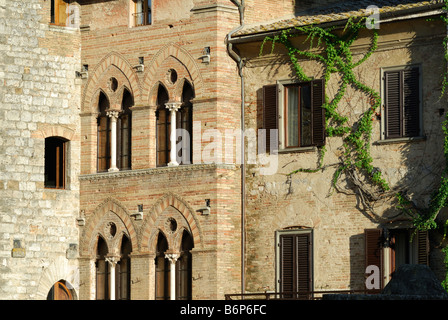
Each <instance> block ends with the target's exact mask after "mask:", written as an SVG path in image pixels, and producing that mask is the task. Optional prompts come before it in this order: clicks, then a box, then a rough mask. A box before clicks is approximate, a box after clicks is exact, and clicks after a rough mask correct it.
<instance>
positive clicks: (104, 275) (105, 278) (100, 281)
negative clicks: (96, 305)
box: [95, 237, 110, 300]
mask: <svg viewBox="0 0 448 320" xmlns="http://www.w3.org/2000/svg"><path fill="white" fill-rule="evenodd" d="M107 253H108V248H107V244H106V242H105V241H104V239H103V238H101V237H98V243H97V259H96V263H95V267H96V300H109V299H110V296H109V292H110V281H109V273H110V270H109V263H108V262H107V261H106V255H107Z"/></svg>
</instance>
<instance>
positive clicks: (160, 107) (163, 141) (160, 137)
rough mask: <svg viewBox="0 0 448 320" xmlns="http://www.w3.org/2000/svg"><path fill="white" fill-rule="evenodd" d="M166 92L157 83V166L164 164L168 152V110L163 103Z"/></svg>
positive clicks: (165, 100) (166, 161)
mask: <svg viewBox="0 0 448 320" xmlns="http://www.w3.org/2000/svg"><path fill="white" fill-rule="evenodd" d="M168 99H169V97H168V92H167V91H166V89H165V87H163V86H162V85H159V90H158V93H157V111H156V119H157V120H156V121H157V133H156V134H157V166H158V167H159V166H166V165H167V163H168V161H169V154H170V112H169V110H168V109H167V108H166V106H165V103H166V102H168Z"/></svg>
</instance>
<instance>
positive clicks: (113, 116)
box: [106, 110, 121, 119]
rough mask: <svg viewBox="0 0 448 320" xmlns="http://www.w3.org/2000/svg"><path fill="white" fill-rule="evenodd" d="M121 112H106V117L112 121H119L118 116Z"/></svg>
mask: <svg viewBox="0 0 448 320" xmlns="http://www.w3.org/2000/svg"><path fill="white" fill-rule="evenodd" d="M120 112H121V111H118V110H109V111H107V112H106V115H107V116H108V117H110V118H112V119H117V118H118V116H119V115H120Z"/></svg>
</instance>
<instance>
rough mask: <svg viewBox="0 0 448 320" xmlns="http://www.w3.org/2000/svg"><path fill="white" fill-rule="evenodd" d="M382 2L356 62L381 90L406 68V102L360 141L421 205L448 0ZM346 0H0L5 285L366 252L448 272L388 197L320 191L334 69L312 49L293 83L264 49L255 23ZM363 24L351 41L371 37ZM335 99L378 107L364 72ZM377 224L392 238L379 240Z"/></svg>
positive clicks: (327, 279)
mask: <svg viewBox="0 0 448 320" xmlns="http://www.w3.org/2000/svg"><path fill="white" fill-rule="evenodd" d="M383 2H384V4H382V6H384V9H382V11H381V13H382V14H383V13H386V16H387V13H389V14H390V15H389V16H387V17H388V20H386V21H385V22H384V24H381V27H380V28H379V29H378V32H379V40H378V49H377V50H376V51H375V52H374V53H373V54H372V56H370V57H369V59H367V60H366V61H365V63H364V64H362V65H360V66H359V67H358V69H356V74H357V76H358V77H360V79H362V80H363V82H365V83H368V84H369V86H371V87H373V88H374V89H375V90H376V91H378V92H381V94H382V100H383V101H389V100H390V99H393V97H392V96H388V95H387V94H386V89H385V88H386V87H385V86H386V84H385V80H383V79H385V78H386V77H389V76H390V77H395V76H397V75H398V77H413V74H412V72H411V73H410V75H408V70H411V71H412V70H416V71H415V72H416V75H415V76H414V78H412V79H413V80H412V81H411V82H412V83H413V84H414V87H412V88H411V91H413V92H414V93H415V95H416V97H417V98H416V99H417V100H418V101H417V102H415V103H414V102H413V103H414V104H415V105H416V109H415V110H416V113H417V118H416V119H417V120H415V121H414V122H415V128H414V129H415V130H414V131H412V132H410V131H409V130H408V131H406V132H405V133H403V132H398V135H397V136H393V135H392V134H391V135H388V133H387V130H385V126H386V119H388V118H387V116H381V115H383V114H384V115H385V114H386V113H385V112H386V111H385V110H386V109H385V108H386V105H384V106H383V109H382V110H378V112H379V115H380V116H378V117H376V118H375V119H374V121H373V133H372V146H371V152H372V156H373V159H374V163H375V166H376V167H379V168H380V169H381V170H382V171H383V172H385V173H384V174H385V179H386V180H388V181H389V182H390V184H391V185H393V186H398V185H406V186H407V191H408V192H409V193H410V194H411V195H413V197H412V199H413V200H414V201H415V202H416V203H418V204H420V205H424V204H426V203H427V202H428V198H429V196H430V193H431V191H432V190H433V189H434V187H435V185H436V184H437V183H438V181H437V179H436V178H437V175H439V176H440V172H441V169H442V166H441V163H443V161H442V160H441V159H442V156H443V150H442V146H443V137H442V130H441V124H442V121H443V117H442V114H443V112H442V111H441V110H444V100H443V99H439V97H440V93H441V85H440V83H441V77H440V75H442V74H443V67H444V64H443V49H442V45H441V43H442V40H443V37H444V36H446V28H445V26H444V24H443V23H442V22H440V21H433V22H428V21H427V18H429V17H435V16H437V15H438V14H441V13H442V12H443V11H442V4H440V3H436V2H435V3H431V4H427V3H426V2H425V3H423V2H422V3H420V2H416V1H382V3H383ZM409 3H411V4H409ZM350 4H351V2H350V1H349V2H348V4H347V7H343V6H342V7H341V6H338V5H337V2H336V1H291V0H278V1H268V0H247V1H233V0H232V1H223V0H152V1H151V0H113V1H103V0H89V1H82V0H78V1H65V0H45V1H44V0H27V1H25V0H0V14H1V16H0V18H1V21H2V28H1V29H0V34H1V38H0V39H1V42H0V50H1V52H2V57H1V58H0V59H1V68H2V69H1V70H0V74H1V75H2V78H3V82H2V86H1V87H0V96H1V102H2V106H1V109H0V110H1V113H0V114H1V117H0V119H1V120H2V126H1V130H2V131H1V136H0V141H1V143H0V150H1V154H2V161H1V162H0V172H1V178H0V189H1V195H0V198H1V201H2V202H1V204H0V206H1V216H0V244H1V255H0V261H1V264H0V298H1V299H81V300H93V299H101V300H103V299H106V300H108V299H111V300H112V299H123V300H126V299H131V300H140V299H146V300H153V299H164V300H166V299H179V300H181V299H223V298H224V297H225V295H226V294H232V293H241V292H281V291H283V292H284V291H306V292H308V291H319V290H346V289H353V290H363V289H364V288H365V283H364V282H365V274H366V273H365V271H366V256H370V255H369V254H370V252H373V256H374V260H369V263H368V264H373V265H377V267H378V268H380V269H381V275H382V277H383V276H384V278H382V280H383V281H382V282H383V283H382V284H383V285H384V284H385V283H387V281H388V279H389V278H390V274H391V273H392V272H393V271H394V269H395V268H396V267H397V266H398V265H399V264H402V263H425V264H429V265H430V266H431V268H432V269H433V270H434V271H435V272H436V273H437V275H438V276H439V277H441V278H442V277H443V275H444V269H443V265H442V264H441V261H442V260H443V258H442V257H441V255H440V250H439V246H440V239H438V238H437V236H432V238H431V236H429V237H428V234H427V233H421V234H418V236H417V237H416V238H413V240H412V242H410V241H409V237H410V235H411V233H412V230H413V226H412V221H411V220H409V219H407V220H406V219H401V217H402V216H400V215H398V216H400V218H399V219H397V218H396V216H397V212H396V211H395V210H393V203H392V202H393V200H392V202H391V201H389V200H390V199H389V200H387V201H386V200H384V201H379V202H378V203H376V208H375V216H374V217H372V215H371V212H370V211H369V210H367V209H366V208H363V207H362V204H360V203H359V198H358V196H357V194H356V193H355V194H354V193H350V192H348V191H347V192H334V193H333V194H332V195H331V196H329V195H328V194H329V189H330V187H331V183H330V181H331V180H332V177H333V176H334V173H335V170H336V169H335V168H336V167H335V166H333V164H335V163H337V162H338V159H339V158H340V157H341V155H342V153H343V151H341V144H342V142H341V139H340V138H339V137H326V136H325V128H324V127H323V123H324V120H325V114H324V113H323V111H322V108H321V107H322V105H323V103H324V100H325V99H324V95H325V94H326V93H327V94H333V95H334V94H335V93H336V92H337V91H338V79H331V81H329V82H326V83H324V81H323V80H322V79H323V78H324V72H325V70H324V69H323V67H322V65H321V64H319V63H316V62H313V61H308V60H306V59H304V60H303V61H301V63H303V68H304V70H305V72H306V73H307V74H308V75H311V77H312V79H311V80H310V81H298V80H297V77H296V75H295V74H294V70H293V68H292V67H291V63H290V61H289V60H288V59H287V54H286V53H285V51H284V50H283V49H282V48H281V46H280V44H278V46H275V47H274V49H273V50H272V51H270V50H268V49H266V48H267V46H268V45H266V43H264V39H265V37H266V36H270V37H274V36H276V35H279V34H280V32H281V31H282V30H283V29H288V28H291V27H294V26H298V25H302V26H306V25H310V24H316V23H317V24H325V23H332V25H334V26H335V27H338V28H343V26H344V25H345V23H346V22H347V17H348V16H350V15H352V16H356V13H355V12H357V13H358V14H359V15H360V16H361V15H363V14H365V10H364V9H365V7H367V6H368V5H369V4H366V6H365V7H363V6H361V5H360V4H359V3H358V2H356V1H355V2H353V4H352V5H350ZM313 10H317V11H313ZM325 10H326V11H325ZM349 12H351V14H348V13H349ZM280 18H282V19H280ZM267 21H269V22H267ZM370 31H371V30H370V29H367V30H363V31H362V33H361V34H360V36H359V38H358V39H357V40H356V41H355V42H354V43H353V46H354V48H355V49H354V55H357V56H362V55H363V54H365V52H366V51H368V48H369V45H370V41H371V34H370V33H369V32H370ZM294 39H295V40H294V43H295V44H296V45H297V46H299V47H300V46H302V45H305V46H309V44H303V42H304V41H305V40H306V36H305V35H303V34H297V35H295V37H294ZM263 44H265V49H264V50H262V52H261V54H260V48H262V46H263ZM269 45H270V44H269ZM403 74H405V75H403ZM404 82H405V83H408V82H406V81H404ZM307 90H308V91H307ZM402 90H404V89H402ZM307 92H308V93H307ZM387 92H389V91H387ZM299 93H300V95H299ZM307 94H308V95H307ZM307 97H308V98H307ZM307 99H308V100H307ZM344 99H345V100H343V102H342V105H343V108H344V110H345V111H346V112H347V113H348V114H349V115H351V116H352V120H353V119H355V118H356V116H357V115H360V114H362V113H363V112H365V110H366V108H369V107H370V105H369V102H368V99H367V98H366V97H364V96H363V95H362V94H359V92H357V91H356V90H352V91H348V94H347V96H346V98H344ZM387 99H389V100H387ZM289 101H296V106H298V107H297V108H295V107H294V108H295V109H294V108H293V104H294V103H293V102H289ZM299 101H300V103H299ZM306 105H307V106H308V109H309V112H310V113H308V116H309V119H308V120H306V117H307V115H306V110H305V109H307V108H306V107H305V106H306ZM294 110H295V111H294ZM294 112H295V113H294ZM299 113H300V114H301V117H298V114H299ZM293 114H295V115H296V117H298V118H297V119H298V120H297V119H296V120H297V121H296V120H291V121H289V120H288V121H287V120H285V119H286V118H288V116H289V117H291V116H292V115H293ZM319 115H320V118H319ZM400 119H401V118H399V119H398V120H399V121H404V120H400ZM319 123H320V124H319ZM399 127H403V128H405V129H407V128H408V124H406V125H401V126H400V125H399ZM243 129H244V131H243ZM258 129H274V132H278V141H279V145H278V150H276V149H275V150H274V149H272V148H271V149H269V147H272V146H273V145H276V142H277V141H276V140H275V139H273V140H272V139H271V140H269V141H272V142H273V143H270V144H268V149H267V150H264V148H265V144H264V141H262V142H261V143H257V141H258V140H257V133H258V132H259V131H258ZM242 132H244V134H242ZM246 132H247V133H246ZM269 132H271V131H269ZM299 132H300V134H299ZM249 133H253V134H254V135H253V136H250V135H249ZM245 136H246V140H245V141H246V143H242V144H241V139H242V138H244V137H245ZM261 136H262V134H259V135H258V138H260V137H261ZM251 137H252V139H251ZM322 146H325V147H326V150H327V153H326V156H325V160H324V165H326V167H327V169H325V170H319V172H316V173H305V172H300V173H297V174H294V175H290V174H289V173H291V172H293V171H295V170H297V169H298V168H313V167H314V166H316V163H317V162H318V158H319V150H320V149H321V148H322ZM253 150H256V151H255V152H253V153H251V152H252V151H253ZM341 189H343V188H341ZM348 189H349V188H347V190H348ZM344 190H345V189H344ZM378 217H379V218H378ZM391 217H394V218H391ZM385 234H387V235H389V234H390V235H391V236H388V237H387V239H392V240H390V241H392V242H393V243H394V245H395V246H383V245H381V246H380V245H378V243H377V242H378V239H384V238H385ZM368 239H373V242H370V243H369V241H366V240H368ZM375 241H376V242H375ZM375 259H376V260H375ZM295 275H298V276H295Z"/></svg>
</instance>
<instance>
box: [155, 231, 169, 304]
mask: <svg viewBox="0 0 448 320" xmlns="http://www.w3.org/2000/svg"><path fill="white" fill-rule="evenodd" d="M167 250H168V241H167V240H166V238H165V236H164V235H163V233H162V232H159V236H158V239H157V252H156V258H155V265H156V268H155V269H156V300H169V299H170V263H169V261H168V259H167V258H165V252H166V251H167Z"/></svg>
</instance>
